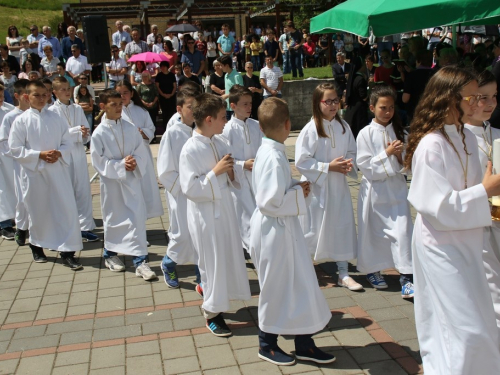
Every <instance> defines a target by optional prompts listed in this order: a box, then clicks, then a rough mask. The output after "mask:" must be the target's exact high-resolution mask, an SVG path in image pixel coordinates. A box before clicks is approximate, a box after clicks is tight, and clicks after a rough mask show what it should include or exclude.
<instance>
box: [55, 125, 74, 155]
mask: <svg viewBox="0 0 500 375" xmlns="http://www.w3.org/2000/svg"><path fill="white" fill-rule="evenodd" d="M60 126H61V129H62V136H61V144H60V145H59V148H58V149H57V150H58V151H59V152H60V153H61V157H60V158H59V160H60V161H61V162H63V163H65V164H66V165H70V163H71V149H72V148H73V140H72V139H71V135H70V134H69V131H68V128H67V126H66V124H65V123H64V122H61V124H60Z"/></svg>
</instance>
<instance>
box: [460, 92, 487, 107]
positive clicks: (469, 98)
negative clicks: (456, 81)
mask: <svg viewBox="0 0 500 375" xmlns="http://www.w3.org/2000/svg"><path fill="white" fill-rule="evenodd" d="M482 97H483V96H482V95H481V94H476V95H470V96H464V97H462V100H466V101H467V103H468V104H469V105H470V106H473V105H475V104H477V103H478V102H479V100H481V98H482Z"/></svg>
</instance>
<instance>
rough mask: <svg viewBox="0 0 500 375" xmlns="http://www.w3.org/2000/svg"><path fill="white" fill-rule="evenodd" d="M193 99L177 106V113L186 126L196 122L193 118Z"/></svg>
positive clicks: (188, 99)
mask: <svg viewBox="0 0 500 375" xmlns="http://www.w3.org/2000/svg"><path fill="white" fill-rule="evenodd" d="M193 99H194V98H187V99H186V100H184V104H183V105H182V107H181V106H179V105H178V106H177V112H178V113H179V114H180V115H181V120H182V122H183V123H184V124H186V125H191V124H192V123H193V122H194V118H193Z"/></svg>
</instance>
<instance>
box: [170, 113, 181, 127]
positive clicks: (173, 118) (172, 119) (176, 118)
mask: <svg viewBox="0 0 500 375" xmlns="http://www.w3.org/2000/svg"><path fill="white" fill-rule="evenodd" d="M178 121H181V115H180V114H179V113H178V112H175V113H174V114H173V115H172V116H170V119H169V120H168V122H167V129H168V128H170V127H171V126H173V125H174V124H175V123H176V122H178Z"/></svg>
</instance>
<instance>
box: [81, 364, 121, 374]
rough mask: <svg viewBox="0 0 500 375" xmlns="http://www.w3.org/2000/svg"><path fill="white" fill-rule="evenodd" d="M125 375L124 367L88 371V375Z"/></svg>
mask: <svg viewBox="0 0 500 375" xmlns="http://www.w3.org/2000/svg"><path fill="white" fill-rule="evenodd" d="M123 374H125V366H116V367H111V368H101V369H97V370H92V369H91V370H90V372H89V375H123Z"/></svg>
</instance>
